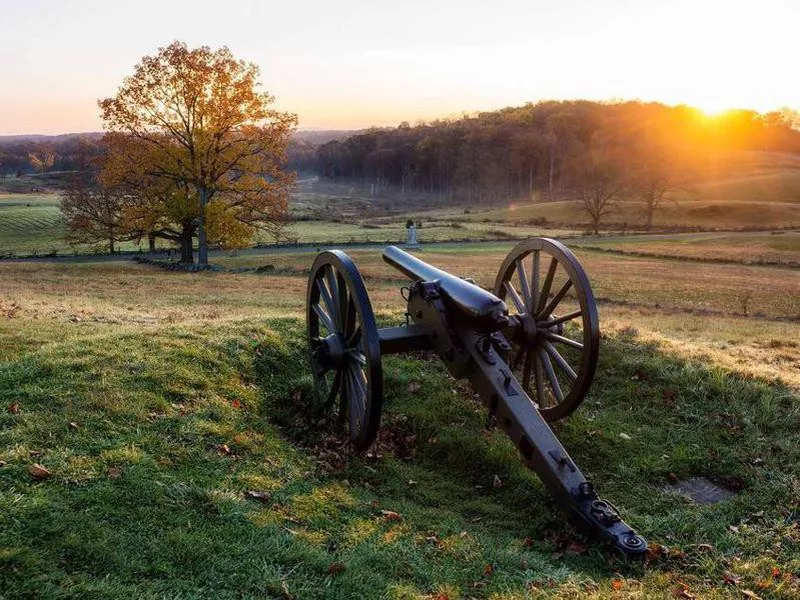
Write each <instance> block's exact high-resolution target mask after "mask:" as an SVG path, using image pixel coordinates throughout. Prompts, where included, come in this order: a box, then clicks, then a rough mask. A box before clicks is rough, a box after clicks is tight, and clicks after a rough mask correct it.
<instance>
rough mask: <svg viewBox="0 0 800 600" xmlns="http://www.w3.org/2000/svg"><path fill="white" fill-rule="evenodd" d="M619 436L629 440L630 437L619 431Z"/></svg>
mask: <svg viewBox="0 0 800 600" xmlns="http://www.w3.org/2000/svg"><path fill="white" fill-rule="evenodd" d="M619 437H621V438H622V439H623V440H630V439H632V438H631V436H629V435H628V434H627V433H620V434H619Z"/></svg>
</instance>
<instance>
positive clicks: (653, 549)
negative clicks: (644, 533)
mask: <svg viewBox="0 0 800 600" xmlns="http://www.w3.org/2000/svg"><path fill="white" fill-rule="evenodd" d="M667 551H668V550H667V548H666V546H662V545H661V544H657V543H655V542H651V543H650V544H648V546H647V550H646V551H645V553H644V560H645V562H646V563H650V562H652V561H654V560H658V559H659V558H661V557H662V556H664V555H665V554H666V553H667Z"/></svg>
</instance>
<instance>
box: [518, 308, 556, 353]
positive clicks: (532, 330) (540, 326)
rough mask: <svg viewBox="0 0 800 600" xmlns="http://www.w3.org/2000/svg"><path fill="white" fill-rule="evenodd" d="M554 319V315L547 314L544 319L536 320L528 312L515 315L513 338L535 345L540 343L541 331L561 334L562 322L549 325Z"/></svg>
mask: <svg viewBox="0 0 800 600" xmlns="http://www.w3.org/2000/svg"><path fill="white" fill-rule="evenodd" d="M555 319H556V316H555V315H548V316H547V317H545V318H544V319H539V320H536V318H534V316H533V315H532V314H530V313H524V314H521V315H516V321H517V326H516V332H515V339H516V340H518V341H519V342H521V343H522V344H525V345H528V346H535V345H538V344H540V343H541V337H542V332H543V331H550V332H552V333H557V334H558V335H562V334H563V333H564V324H563V323H557V324H555V325H549V323H550V322H552V321H555Z"/></svg>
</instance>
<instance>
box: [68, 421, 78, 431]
mask: <svg viewBox="0 0 800 600" xmlns="http://www.w3.org/2000/svg"><path fill="white" fill-rule="evenodd" d="M69 426H70V428H71V429H78V424H77V423H76V422H75V421H70V422H69Z"/></svg>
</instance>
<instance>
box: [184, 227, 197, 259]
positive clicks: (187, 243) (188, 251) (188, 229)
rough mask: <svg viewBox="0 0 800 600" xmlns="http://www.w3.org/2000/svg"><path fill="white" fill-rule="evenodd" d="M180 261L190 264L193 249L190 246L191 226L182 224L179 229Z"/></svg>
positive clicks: (192, 257)
mask: <svg viewBox="0 0 800 600" xmlns="http://www.w3.org/2000/svg"><path fill="white" fill-rule="evenodd" d="M181 263H183V264H187V265H191V264H192V263H194V250H193V248H192V228H191V226H187V225H184V226H183V231H181Z"/></svg>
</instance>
